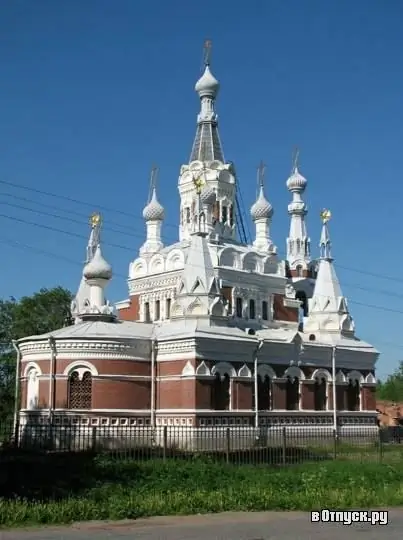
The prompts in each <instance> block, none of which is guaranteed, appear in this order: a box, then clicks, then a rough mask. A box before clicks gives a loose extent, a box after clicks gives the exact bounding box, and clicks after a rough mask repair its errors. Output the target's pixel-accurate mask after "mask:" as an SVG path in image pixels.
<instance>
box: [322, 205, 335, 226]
mask: <svg viewBox="0 0 403 540" xmlns="http://www.w3.org/2000/svg"><path fill="white" fill-rule="evenodd" d="M331 217H332V213H331V211H330V210H327V209H326V208H325V209H323V210H322V211H321V213H320V219H321V220H322V223H323V224H325V223H328V221H330V219H331Z"/></svg>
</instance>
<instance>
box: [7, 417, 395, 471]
mask: <svg viewBox="0 0 403 540" xmlns="http://www.w3.org/2000/svg"><path fill="white" fill-rule="evenodd" d="M401 441H403V429H402V428H385V429H378V428H376V427H375V426H368V427H363V426H359V427H357V428H352V429H349V430H347V431H346V430H344V431H341V432H339V433H334V432H333V430H332V429H331V427H328V426H314V427H312V426H311V427H304V428H303V429H301V428H300V427H294V426H287V427H270V428H267V427H265V428H263V427H262V428H258V429H256V428H252V427H249V426H232V427H226V426H214V427H198V428H194V427H187V426H161V427H157V428H151V427H148V426H123V427H120V426H101V427H99V426H97V427H91V426H81V425H76V426H74V425H70V426H61V425H51V424H45V425H44V424H33V425H30V424H27V425H23V426H20V427H19V429H18V433H17V436H15V434H14V433H13V427H12V425H11V424H3V425H0V445H1V446H2V449H3V454H4V453H5V452H7V450H9V451H11V452H15V451H23V452H40V453H60V452H65V453H66V452H67V453H80V452H92V453H96V454H106V455H110V456H113V457H114V458H119V459H135V460H150V459H175V458H176V459H209V460H220V461H226V462H228V463H237V464H242V463H244V464H248V463H249V464H252V463H253V464H258V463H261V464H263V463H267V464H270V465H287V464H292V463H304V462H307V461H323V460H328V459H340V460H361V461H378V462H379V461H385V462H397V461H401V460H403V444H400V442H401ZM7 453H8V452H7Z"/></svg>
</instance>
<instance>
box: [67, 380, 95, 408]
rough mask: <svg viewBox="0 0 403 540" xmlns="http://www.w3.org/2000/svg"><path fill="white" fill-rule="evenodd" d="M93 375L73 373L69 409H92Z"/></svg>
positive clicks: (69, 392) (69, 393)
mask: <svg viewBox="0 0 403 540" xmlns="http://www.w3.org/2000/svg"><path fill="white" fill-rule="evenodd" d="M91 407H92V375H91V373H90V372H89V371H85V372H84V373H82V372H81V370H75V371H73V372H72V373H71V374H70V376H69V380H68V408H69V409H91Z"/></svg>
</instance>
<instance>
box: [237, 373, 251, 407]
mask: <svg viewBox="0 0 403 540" xmlns="http://www.w3.org/2000/svg"><path fill="white" fill-rule="evenodd" d="M232 408H233V409H247V410H251V409H252V408H253V382H252V381H240V380H235V381H233V382H232Z"/></svg>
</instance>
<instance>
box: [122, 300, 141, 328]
mask: <svg viewBox="0 0 403 540" xmlns="http://www.w3.org/2000/svg"><path fill="white" fill-rule="evenodd" d="M119 318H120V319H121V320H122V321H138V320H140V296H139V295H138V294H137V295H133V296H131V297H130V305H129V307H127V308H121V309H119Z"/></svg>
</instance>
